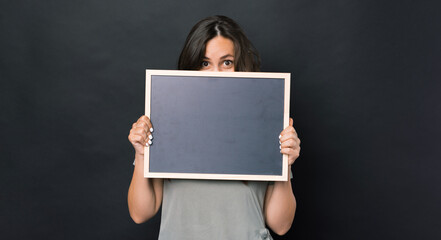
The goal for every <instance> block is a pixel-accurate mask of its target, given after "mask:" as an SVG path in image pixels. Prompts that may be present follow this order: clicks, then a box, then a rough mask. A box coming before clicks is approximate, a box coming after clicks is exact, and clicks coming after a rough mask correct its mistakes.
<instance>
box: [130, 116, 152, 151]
mask: <svg viewBox="0 0 441 240" xmlns="http://www.w3.org/2000/svg"><path fill="white" fill-rule="evenodd" d="M151 132H153V125H152V123H151V122H150V119H149V118H148V117H147V116H145V115H143V116H141V117H140V118H139V119H138V121H136V122H135V123H133V125H132V129H130V134H129V141H130V143H132V145H133V148H134V149H135V152H136V154H140V155H144V147H145V146H147V147H148V146H150V145H151V144H152V139H153V135H152V133H151Z"/></svg>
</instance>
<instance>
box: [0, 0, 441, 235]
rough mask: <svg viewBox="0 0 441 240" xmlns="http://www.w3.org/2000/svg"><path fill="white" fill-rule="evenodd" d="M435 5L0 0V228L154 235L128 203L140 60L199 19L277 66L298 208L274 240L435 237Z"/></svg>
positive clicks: (163, 65) (440, 198)
mask: <svg viewBox="0 0 441 240" xmlns="http://www.w3.org/2000/svg"><path fill="white" fill-rule="evenodd" d="M440 5H441V4H440V3H439V2H437V1H353V0H346V1H343V0H342V1H326V0H322V1H311V0H303V1H300V0H294V1H263V0H259V1H228V0H226V1H191V2H188V1H166V0H162V1H146V0H143V1H141V0H137V1H135V0H125V1H122V0H119V1H118V0H107V1H96V0H87V1H53V0H48V1H29V0H28V1H25V0H22V1H6V0H2V1H0V79H1V82H0V109H1V115H0V130H1V133H0V139H1V142H0V152H1V155H0V157H1V161H0V171H1V172H0V236H1V238H2V239H155V238H157V234H158V231H159V216H156V217H155V218H154V219H153V220H151V221H149V222H147V223H145V224H141V225H136V224H134V223H133V222H132V220H131V219H130V217H129V214H128V210H127V203H126V197H127V189H128V185H129V182H130V178H131V173H132V169H133V166H132V161H133V156H134V155H133V149H132V147H131V145H130V143H129V142H128V140H127V135H128V132H129V129H130V127H131V124H132V122H134V121H135V120H136V119H137V118H138V117H139V116H140V115H141V114H142V113H143V111H144V70H145V69H146V68H151V69H174V68H176V63H177V57H178V55H179V52H180V50H181V48H182V46H183V43H184V40H185V37H186V35H187V33H188V32H189V30H190V28H191V27H192V26H193V25H194V24H195V23H196V22H197V21H198V20H199V19H201V18H203V17H206V16H210V15H214V14H223V15H227V16H230V17H231V18H233V19H235V20H236V21H237V22H239V24H241V26H242V27H243V28H244V30H245V32H246V33H247V35H248V36H249V38H250V40H251V41H252V42H253V43H254V44H255V46H256V47H257V49H258V50H259V51H260V53H261V57H262V61H263V69H262V70H263V71H273V72H291V73H292V76H293V79H292V89H291V90H292V91H291V94H292V96H293V98H292V102H291V116H292V117H293V118H294V124H295V127H296V129H297V131H298V132H299V135H300V138H301V140H302V152H301V156H300V158H299V159H298V161H297V162H296V163H295V164H294V169H293V173H294V180H293V187H294V192H295V195H296V197H297V203H298V209H297V214H296V218H295V221H294V224H293V227H292V228H291V230H290V232H289V233H288V234H287V235H286V236H284V237H280V238H278V237H276V239H339V240H341V239H440V238H441V230H440V229H441V228H440V225H441V223H440V220H439V219H440V218H441V207H440V202H441V184H440V182H441V174H439V171H440V170H441V162H440V160H441V148H440V144H441V140H440V135H441V126H440V122H441V104H440V100H441V97H440V93H441V82H440V79H441V44H440V42H441V31H440V29H441V15H440V14H439V10H440V7H441V6H440Z"/></svg>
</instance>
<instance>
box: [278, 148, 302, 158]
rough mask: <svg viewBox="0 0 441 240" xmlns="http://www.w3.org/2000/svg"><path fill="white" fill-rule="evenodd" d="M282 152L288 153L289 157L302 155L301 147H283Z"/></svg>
mask: <svg viewBox="0 0 441 240" xmlns="http://www.w3.org/2000/svg"><path fill="white" fill-rule="evenodd" d="M280 153H282V154H286V155H288V157H293V158H298V157H299V156H300V150H299V149H292V148H282V149H281V150H280Z"/></svg>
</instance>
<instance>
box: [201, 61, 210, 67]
mask: <svg viewBox="0 0 441 240" xmlns="http://www.w3.org/2000/svg"><path fill="white" fill-rule="evenodd" d="M208 65H210V64H209V63H208V62H207V61H203V62H202V67H208Z"/></svg>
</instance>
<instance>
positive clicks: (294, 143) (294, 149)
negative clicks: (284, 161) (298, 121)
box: [279, 118, 300, 166]
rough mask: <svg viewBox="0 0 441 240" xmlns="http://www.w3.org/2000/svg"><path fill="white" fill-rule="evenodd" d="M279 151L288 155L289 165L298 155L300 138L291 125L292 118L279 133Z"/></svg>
mask: <svg viewBox="0 0 441 240" xmlns="http://www.w3.org/2000/svg"><path fill="white" fill-rule="evenodd" d="M279 143H280V148H281V149H280V153H282V154H287V155H288V164H289V166H291V165H292V164H293V163H294V161H295V160H296V159H297V158H298V157H299V155H300V139H299V137H298V136H297V132H296V130H295V129H294V127H293V120H292V118H290V119H289V126H288V127H286V128H285V129H284V130H283V131H282V132H281V133H280V141H279Z"/></svg>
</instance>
